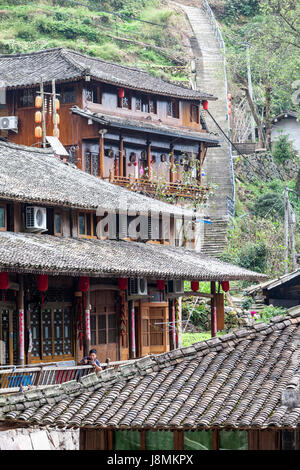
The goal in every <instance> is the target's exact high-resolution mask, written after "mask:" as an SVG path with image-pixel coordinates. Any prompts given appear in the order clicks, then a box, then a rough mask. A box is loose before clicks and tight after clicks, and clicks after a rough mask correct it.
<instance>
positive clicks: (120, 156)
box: [119, 135, 124, 176]
mask: <svg viewBox="0 0 300 470" xmlns="http://www.w3.org/2000/svg"><path fill="white" fill-rule="evenodd" d="M123 154H124V139H123V137H122V136H121V135H120V146H119V176H124V175H123Z"/></svg>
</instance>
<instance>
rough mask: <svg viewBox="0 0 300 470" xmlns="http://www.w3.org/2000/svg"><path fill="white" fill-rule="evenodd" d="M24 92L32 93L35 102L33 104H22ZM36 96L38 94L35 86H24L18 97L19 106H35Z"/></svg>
mask: <svg viewBox="0 0 300 470" xmlns="http://www.w3.org/2000/svg"><path fill="white" fill-rule="evenodd" d="M24 93H26V94H27V95H29V94H32V96H33V102H32V104H31V105H28V104H26V105H24V104H21V96H22V94H24ZM35 96H36V89H35V88H23V89H22V90H20V91H19V93H18V99H17V104H18V108H21V109H27V108H34V107H35Z"/></svg>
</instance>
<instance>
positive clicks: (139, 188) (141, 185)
mask: <svg viewBox="0 0 300 470" xmlns="http://www.w3.org/2000/svg"><path fill="white" fill-rule="evenodd" d="M108 179H109V182H110V183H113V184H116V185H118V186H122V187H123V188H127V189H129V190H130V191H135V192H141V193H144V194H147V195H149V196H152V197H173V198H185V199H195V198H197V199H201V200H202V201H203V202H205V201H206V200H207V196H208V192H209V190H210V188H209V187H207V186H206V187H204V186H202V185H201V184H200V183H196V184H187V183H183V182H181V183H170V182H159V181H155V180H149V179H148V178H134V177H131V176H114V175H112V174H111V175H110V176H109V178H108Z"/></svg>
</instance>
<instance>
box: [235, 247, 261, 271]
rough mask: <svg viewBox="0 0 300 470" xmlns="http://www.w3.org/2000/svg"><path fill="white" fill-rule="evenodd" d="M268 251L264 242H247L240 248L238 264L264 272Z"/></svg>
mask: <svg viewBox="0 0 300 470" xmlns="http://www.w3.org/2000/svg"><path fill="white" fill-rule="evenodd" d="M267 253H268V251H267V247H266V245H265V243H264V242H262V241H261V242H259V243H254V242H247V243H245V245H243V246H242V248H241V250H240V253H239V259H238V264H239V266H241V267H242V268H247V269H251V270H253V271H258V272H263V271H264V269H265V265H266V261H267Z"/></svg>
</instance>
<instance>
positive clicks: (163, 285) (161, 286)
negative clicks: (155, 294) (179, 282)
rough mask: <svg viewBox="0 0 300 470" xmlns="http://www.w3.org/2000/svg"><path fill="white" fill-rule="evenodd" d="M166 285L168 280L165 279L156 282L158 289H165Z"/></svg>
mask: <svg viewBox="0 0 300 470" xmlns="http://www.w3.org/2000/svg"><path fill="white" fill-rule="evenodd" d="M165 285H166V281H164V280H159V281H157V282H156V287H157V289H158V290H164V289H165Z"/></svg>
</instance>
